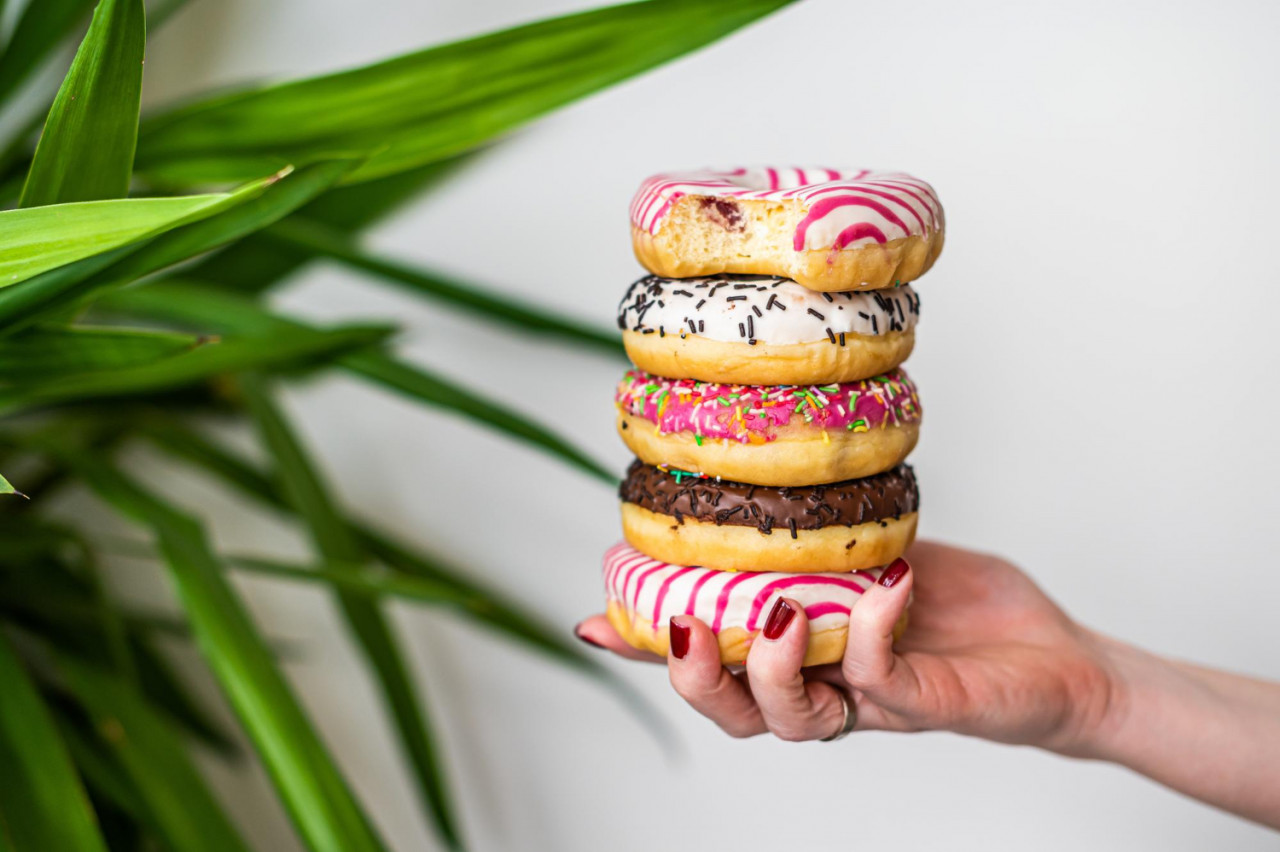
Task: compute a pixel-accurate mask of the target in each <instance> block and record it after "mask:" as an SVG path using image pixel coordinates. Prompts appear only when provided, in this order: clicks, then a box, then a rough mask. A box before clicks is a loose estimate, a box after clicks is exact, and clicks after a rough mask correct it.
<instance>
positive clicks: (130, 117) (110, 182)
mask: <svg viewBox="0 0 1280 852" xmlns="http://www.w3.org/2000/svg"><path fill="white" fill-rule="evenodd" d="M146 31H147V25H146V12H145V10H144V9H143V6H142V0H102V2H101V3H99V4H98V8H97V9H96V10H95V11H94V13H93V22H92V23H91V24H90V25H89V32H88V33H86V34H85V37H84V41H82V42H81V43H80V49H79V50H78V51H76V56H75V59H74V60H72V62H71V70H70V71H68V72H67V76H66V78H65V79H64V80H63V81H62V87H61V88H60V89H59V90H58V95H57V97H56V98H54V101H53V108H52V109H51V110H50V111H49V118H48V120H47V121H46V122H45V125H44V133H43V134H42V135H41V137H40V144H39V145H37V146H36V153H35V158H34V159H33V160H32V162H31V169H30V171H28V172H27V182H26V185H25V186H24V187H23V189H22V200H21V201H20V206H22V207H35V206H37V205H41V204H60V203H65V202H69V201H94V200H97V199H101V198H123V197H124V196H126V195H128V194H129V177H130V175H131V174H132V173H133V152H134V148H135V147H136V145H137V141H138V106H139V103H140V101H141V98H142V55H143V50H144V48H145V44H146V40H147V35H146Z"/></svg>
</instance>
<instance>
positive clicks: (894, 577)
mask: <svg viewBox="0 0 1280 852" xmlns="http://www.w3.org/2000/svg"><path fill="white" fill-rule="evenodd" d="M910 570H911V566H910V565H908V564H907V560H905V559H903V558H902V557H901V556H899V557H898V558H897V559H895V560H893V561H892V562H890V563H889V567H888V568H886V569H884V573H883V574H881V575H880V585H882V586H884V587H885V588H886V589H892V588H893V587H894V586H896V585H897V584H898V581H899V580H901V579H902V578H903V577H905V576H907V572H908V571H910Z"/></svg>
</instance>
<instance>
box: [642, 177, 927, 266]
mask: <svg viewBox="0 0 1280 852" xmlns="http://www.w3.org/2000/svg"><path fill="white" fill-rule="evenodd" d="M686 195H689V196H696V197H701V198H711V199H716V198H721V199H742V200H755V201H759V200H763V201H784V202H799V204H800V206H801V208H802V210H803V211H804V212H803V216H802V218H801V219H800V222H799V223H798V224H797V225H796V229H795V233H794V234H793V236H792V247H793V248H794V249H795V250H796V251H804V250H813V249H821V250H826V249H832V250H835V251H839V250H840V249H845V248H860V247H862V246H866V245H870V244H872V243H887V242H889V241H890V240H897V239H901V238H903V237H907V236H912V235H914V236H924V235H925V234H928V233H931V232H936V231H941V230H942V229H943V227H944V219H943V214H942V205H941V204H940V203H939V202H938V196H937V193H935V192H934V191H933V187H931V186H930V185H929V184H927V183H925V182H924V181H922V180H920V179H919V178H915V177H912V176H911V175H909V174H905V173H904V172H880V171H872V170H870V169H846V170H837V169H826V168H803V169H801V168H786V167H777V166H758V167H751V168H737V169H730V170H728V171H712V170H709V169H708V170H701V171H688V172H669V173H666V174H660V175H654V176H653V177H651V178H648V179H647V180H645V181H644V183H642V184H640V189H639V191H638V192H637V193H636V195H635V197H634V198H633V199H632V200H631V223H632V224H633V225H635V226H636V227H637V228H640V229H641V230H644V231H647V232H648V233H650V234H657V233H658V232H659V231H661V230H662V226H663V223H664V222H665V221H666V217H667V214H668V213H669V212H670V211H671V208H672V206H673V205H674V204H675V203H676V202H677V201H679V200H680V199H681V198H683V197H685V196H686Z"/></svg>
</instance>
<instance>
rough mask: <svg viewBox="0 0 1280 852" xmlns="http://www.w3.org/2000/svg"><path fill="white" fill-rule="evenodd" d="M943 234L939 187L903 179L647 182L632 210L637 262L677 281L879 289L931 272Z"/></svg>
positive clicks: (711, 174) (687, 176) (813, 175)
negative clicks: (723, 276) (727, 276)
mask: <svg viewBox="0 0 1280 852" xmlns="http://www.w3.org/2000/svg"><path fill="white" fill-rule="evenodd" d="M944 230H945V222H944V218H943V214H942V205H941V204H940V203H939V202H938V196H937V194H936V193H935V192H934V191H933V187H931V186H929V184H927V183H925V182H924V181H922V180H920V179H918V178H914V177H912V176H911V175H908V174H904V173H902V172H880V171H871V170H868V169H853V170H844V171H839V170H836V169H826V168H804V169H801V168H781V167H772V166H766V167H755V168H737V169H731V170H728V171H711V170H703V171H688V172H671V173H667V174H660V175H654V176H653V177H651V178H649V179H648V180H646V181H645V182H644V183H642V184H641V185H640V190H639V191H638V192H637V193H636V195H635V198H634V199H632V202H631V238H632V246H633V248H634V249H635V253H636V257H637V258H638V259H639V260H640V262H641V263H642V264H644V265H645V267H647V268H648V269H649V271H651V272H653V273H654V274H656V275H662V276H666V277H668V278H689V277H692V276H698V275H715V274H719V273H723V272H736V273H748V274H757V275H779V276H783V277H786V278H792V279H794V280H795V281H797V282H799V283H800V284H803V285H804V286H806V287H808V288H809V289H811V290H878V289H882V288H884V287H891V286H893V285H895V284H900V283H905V282H908V281H914V280H915V279H916V278H918V277H920V276H921V275H923V274H924V273H925V272H926V271H928V269H929V267H931V266H932V265H933V262H934V261H935V260H936V259H937V257H938V254H939V253H940V252H941V251H942V243H943V235H944Z"/></svg>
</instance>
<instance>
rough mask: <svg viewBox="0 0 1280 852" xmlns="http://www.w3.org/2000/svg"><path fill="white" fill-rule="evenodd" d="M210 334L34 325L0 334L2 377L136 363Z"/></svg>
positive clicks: (151, 360)
mask: <svg viewBox="0 0 1280 852" xmlns="http://www.w3.org/2000/svg"><path fill="white" fill-rule="evenodd" d="M207 342H209V338H206V337H200V336H198V335H194V334H179V333H177V332H171V331H143V330H140V329H129V328H119V327H115V326H100V327H92V326H83V325H81V326H74V327H61V328H60V327H56V326H37V327H35V328H32V329H29V330H27V331H24V332H22V333H20V334H17V335H14V336H13V337H8V338H0V376H3V377H5V378H4V379H3V380H2V381H4V382H11V381H15V380H18V381H26V382H29V381H32V380H39V381H47V380H49V379H51V378H55V377H58V376H66V375H68V374H73V373H92V372H101V371H104V370H119V369H122V368H127V367H140V366H143V365H145V364H151V363H155V362H158V361H163V360H165V359H167V358H172V357H174V356H175V355H180V354H182V353H184V352H188V351H190V350H192V349H194V348H195V347H197V346H199V345H201V344H203V343H207Z"/></svg>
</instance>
